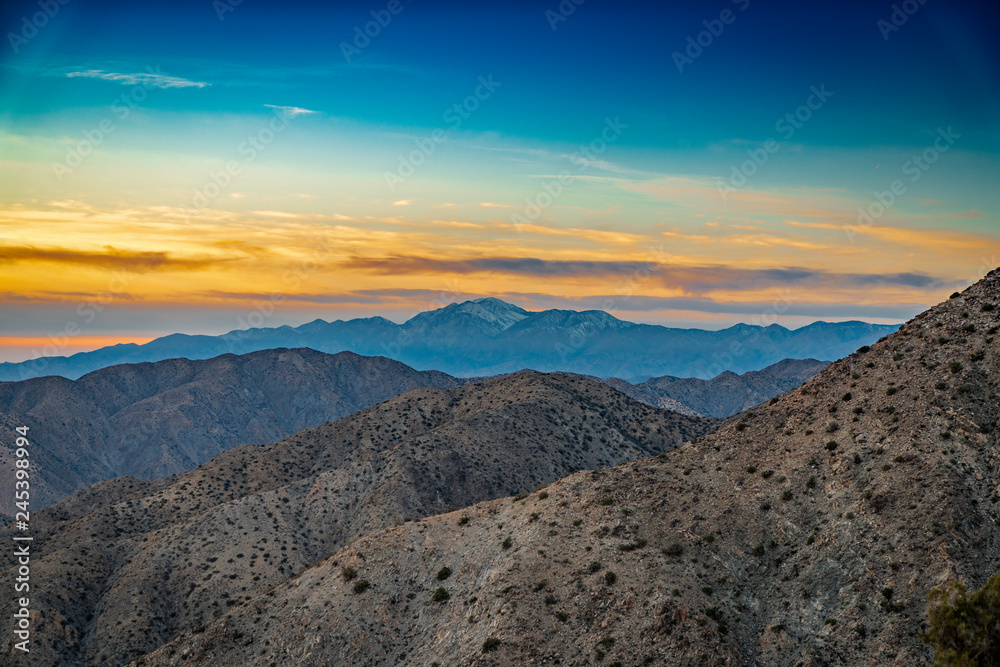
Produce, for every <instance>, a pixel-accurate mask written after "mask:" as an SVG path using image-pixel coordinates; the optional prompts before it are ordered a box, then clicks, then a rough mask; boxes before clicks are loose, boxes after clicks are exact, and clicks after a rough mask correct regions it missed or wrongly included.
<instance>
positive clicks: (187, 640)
mask: <svg viewBox="0 0 1000 667" xmlns="http://www.w3.org/2000/svg"><path fill="white" fill-rule="evenodd" d="M998 314H1000V270H998V271H994V272H993V273H992V274H990V276H989V277H988V278H987V280H985V281H983V282H981V283H979V284H977V285H975V286H973V287H972V288H970V289H968V290H967V291H966V292H965V293H963V294H962V295H959V296H956V297H955V298H953V299H951V300H950V301H948V302H946V303H944V304H942V305H940V306H938V307H936V308H934V309H933V310H931V311H929V312H927V313H925V314H923V315H921V316H919V317H917V318H916V319H915V320H913V321H912V322H910V323H908V324H907V325H905V326H904V327H903V328H902V330H901V331H900V332H899V333H897V334H895V335H892V336H890V337H889V338H888V339H886V340H884V341H882V342H880V343H878V344H876V345H874V346H872V347H871V349H866V348H862V350H859V351H858V352H857V353H856V354H854V355H851V356H850V357H848V358H846V359H843V360H841V361H839V362H836V363H834V364H833V365H831V366H830V367H829V368H828V369H826V370H825V371H824V372H822V373H821V374H820V375H819V376H818V377H816V378H815V379H813V380H812V381H811V382H809V383H808V384H806V385H805V386H804V387H802V388H800V389H796V390H793V391H791V392H789V393H787V394H785V395H784V396H782V397H781V398H779V399H777V400H775V401H774V402H773V403H772V404H771V405H768V406H763V407H761V408H759V409H757V410H755V411H754V412H753V413H752V414H747V415H745V416H744V417H743V418H742V420H741V421H739V422H738V423H735V424H732V425H730V426H728V427H726V428H725V429H723V430H722V431H721V432H719V433H717V434H713V435H709V436H707V437H705V438H702V439H700V440H698V441H697V442H695V443H693V444H690V445H687V446H685V447H683V448H681V449H680V450H678V451H675V452H672V453H669V454H667V455H665V456H663V457H657V458H652V459H646V460H642V461H639V462H637V463H631V464H626V465H621V466H617V467H613V468H601V469H598V470H595V471H593V472H581V473H577V474H575V475H571V476H569V477H566V478H564V479H561V480H559V481H557V482H555V483H553V484H551V485H549V486H548V487H546V488H545V489H544V490H542V491H538V492H535V493H532V494H530V495H527V496H524V497H521V496H515V497H514V498H507V499H503V500H497V501H493V502H488V503H482V504H479V505H476V506H474V507H470V508H467V509H465V510H461V511H459V512H452V513H449V514H444V515H440V516H435V517H432V518H429V519H426V520H422V521H419V522H413V523H408V524H405V525H402V526H398V527H395V528H391V529H388V530H384V531H381V532H377V533H373V534H370V535H367V536H365V537H364V538H362V539H360V540H357V541H356V542H354V543H352V544H350V545H349V546H348V547H346V548H344V549H342V550H340V551H338V552H337V553H334V554H332V555H330V556H329V557H327V558H325V559H323V560H322V561H320V562H319V563H317V564H315V565H314V566H313V567H311V568H309V569H307V570H306V571H305V572H303V573H301V574H300V575H299V576H297V577H295V578H294V579H292V580H291V581H289V582H287V583H285V584H283V585H281V586H278V587H277V588H275V589H273V590H271V591H268V592H267V593H266V594H264V595H260V596H257V597H255V598H254V599H252V600H249V601H248V602H247V603H245V604H242V605H240V606H238V607H236V608H234V609H233V610H232V612H231V615H227V616H225V617H223V618H220V619H218V620H216V621H214V622H212V623H210V624H208V625H207V626H205V627H198V628H195V629H194V630H193V631H190V632H186V633H184V634H183V635H182V636H181V637H179V638H178V639H177V640H175V641H173V642H171V643H169V644H167V645H166V646H164V647H162V648H160V649H159V650H157V651H155V652H154V653H152V654H150V655H149V656H146V657H145V658H144V659H143V660H142V661H140V662H137V663H134V664H137V665H138V664H143V665H177V664H211V665H251V664H254V665H267V664H279V665H285V664H296V665H393V664H413V665H429V664H434V663H436V664H441V665H537V664H567V665H579V664H588V663H594V662H596V661H600V660H602V659H603V660H604V662H603V663H601V664H609V665H635V664H661V665H733V666H735V665H803V666H819V665H858V664H864V665H900V666H907V667H909V666H912V665H918V664H927V663H928V662H929V661H930V658H931V656H930V653H929V651H928V649H927V648H926V647H925V646H924V645H923V644H922V643H921V641H920V640H919V638H918V636H917V634H918V632H919V631H920V629H921V627H922V623H923V620H922V619H923V615H924V613H925V610H926V606H927V602H926V600H927V594H928V592H929V591H930V590H931V589H932V587H934V586H936V585H939V584H942V583H944V582H947V581H951V580H960V581H963V582H965V583H966V584H967V585H969V586H970V587H971V588H973V589H975V588H978V587H979V586H981V585H982V584H983V583H984V582H985V581H986V579H987V578H988V577H989V576H990V575H991V574H993V573H995V572H996V571H997V570H998V569H1000V528H998V524H997V522H998V519H1000V502H998V501H1000V495H998V494H1000V446H998V436H997V433H998V428H1000V400H998V392H1000V354H998V352H1000V350H998V347H1000V345H998V338H997V331H998V324H1000V317H998ZM542 442H544V440H543V441H542ZM445 568H447V569H445Z"/></svg>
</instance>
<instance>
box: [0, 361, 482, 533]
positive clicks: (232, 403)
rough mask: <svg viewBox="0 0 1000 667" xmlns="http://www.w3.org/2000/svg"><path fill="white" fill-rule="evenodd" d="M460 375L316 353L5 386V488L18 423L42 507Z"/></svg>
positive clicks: (0, 508) (1, 449) (8, 504)
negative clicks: (23, 428) (28, 443)
mask: <svg viewBox="0 0 1000 667" xmlns="http://www.w3.org/2000/svg"><path fill="white" fill-rule="evenodd" d="M462 382H463V381H462V380H458V379H456V378H453V377H450V376H448V375H445V374H444V373H438V372H436V371H426V372H421V371H416V370H414V369H412V368H410V367H408V366H405V365H403V364H401V363H399V362H397V361H392V360H390V359H386V358H384V357H360V356H358V355H356V354H353V353H350V352H344V353H341V354H337V355H329V354H324V353H322V352H316V351H315V350H308V349H297V350H266V351H261V352H254V353H251V354H245V355H242V356H236V355H232V354H227V355H224V356H221V357H216V358H214V359H209V360H205V361H188V360H187V359H170V360H167V361H160V362H157V363H143V364H129V365H122V366H112V367H110V368H105V369H102V370H99V371H94V372H93V373H90V374H89V375H86V376H84V377H82V378H80V379H79V380H76V381H71V380H67V379H65V378H61V377H55V376H49V377H44V378H37V379H33V380H25V381H24V382H4V383H0V428H2V431H0V433H2V435H3V440H2V442H3V446H0V488H4V489H6V488H13V479H12V476H13V470H14V468H13V466H12V465H10V459H11V456H12V451H13V444H14V438H13V437H7V436H8V435H9V434H12V433H13V428H15V427H16V426H19V425H22V424H24V425H28V426H29V427H30V429H31V430H30V433H29V434H30V435H31V440H32V442H33V448H34V452H35V461H34V462H35V466H34V469H33V475H32V507H34V508H35V509H41V508H42V507H44V506H46V505H49V504H51V503H54V502H56V501H58V500H60V499H62V498H65V497H66V496H67V495H69V494H70V493H72V492H74V491H76V490H78V489H81V488H83V487H85V486H87V485H88V484H93V483H94V482H97V481H99V480H102V479H109V478H112V477H119V476H122V475H131V476H135V477H140V478H146V479H154V478H160V477H165V476H167V475H171V474H174V473H179V472H184V471H187V470H190V469H191V468H193V467H195V466H196V465H198V464H201V463H204V462H205V461H208V460H209V459H211V458H212V457H213V456H216V455H217V454H219V453H221V452H224V451H226V450H227V449H229V448H231V447H235V446H236V445H240V444H244V443H250V442H257V443H268V442H274V441H275V440H277V439H279V438H283V437H285V436H287V435H290V434H292V433H295V432H297V431H301V430H302V429H305V428H312V427H315V426H319V425H320V424H322V423H324V422H327V421H330V420H332V419H339V418H340V417H344V416H346V415H348V414H350V413H352V412H356V411H357V410H360V409H362V408H366V407H368V406H370V405H374V404H375V403H378V402H380V401H384V400H386V399H388V398H391V397H393V396H397V395H399V394H401V393H403V392H405V391H409V390H410V389H415V388H417V387H428V386H430V387H453V386H456V385H459V384H461V383H462ZM0 513H5V514H12V513H13V496H12V495H8V494H4V495H3V496H2V497H0Z"/></svg>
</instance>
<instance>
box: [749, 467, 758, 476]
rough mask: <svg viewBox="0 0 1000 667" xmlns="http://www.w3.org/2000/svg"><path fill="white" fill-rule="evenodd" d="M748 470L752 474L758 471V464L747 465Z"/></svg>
mask: <svg viewBox="0 0 1000 667" xmlns="http://www.w3.org/2000/svg"><path fill="white" fill-rule="evenodd" d="M747 472H748V473H750V474H751V475H752V474H754V473H755V472H757V466H747Z"/></svg>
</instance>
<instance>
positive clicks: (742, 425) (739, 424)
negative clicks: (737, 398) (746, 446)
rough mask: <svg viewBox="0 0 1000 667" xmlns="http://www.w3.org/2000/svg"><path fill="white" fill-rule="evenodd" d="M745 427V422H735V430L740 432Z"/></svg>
mask: <svg viewBox="0 0 1000 667" xmlns="http://www.w3.org/2000/svg"><path fill="white" fill-rule="evenodd" d="M746 427H747V425H746V422H736V430H737V431H742V430H743V429H745V428H746Z"/></svg>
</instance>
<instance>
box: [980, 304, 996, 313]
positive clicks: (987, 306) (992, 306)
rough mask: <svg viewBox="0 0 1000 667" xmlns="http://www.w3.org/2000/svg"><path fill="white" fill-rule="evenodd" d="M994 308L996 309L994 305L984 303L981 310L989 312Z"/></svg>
mask: <svg viewBox="0 0 1000 667" xmlns="http://www.w3.org/2000/svg"><path fill="white" fill-rule="evenodd" d="M994 310H996V306H994V305H993V304H992V303H984V304H983V312H984V313H991V312H993V311H994Z"/></svg>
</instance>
